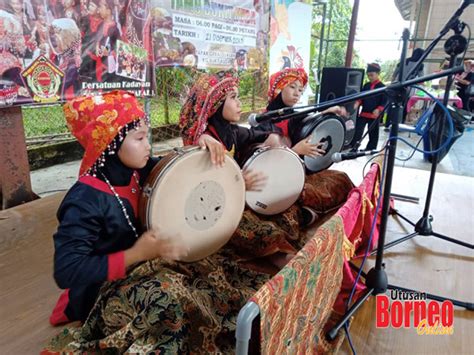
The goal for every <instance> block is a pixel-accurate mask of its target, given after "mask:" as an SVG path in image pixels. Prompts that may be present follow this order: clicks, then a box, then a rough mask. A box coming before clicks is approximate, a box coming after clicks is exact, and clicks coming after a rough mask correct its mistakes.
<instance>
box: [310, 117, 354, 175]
mask: <svg viewBox="0 0 474 355" xmlns="http://www.w3.org/2000/svg"><path fill="white" fill-rule="evenodd" d="M344 135H345V127H344V124H343V123H342V122H341V121H340V120H339V119H336V118H326V119H324V120H321V121H320V122H319V123H318V124H317V125H316V127H314V129H313V131H312V132H311V134H310V137H311V140H310V141H311V143H313V144H318V143H320V142H321V143H323V146H322V148H323V149H324V150H326V154H324V155H323V156H319V157H314V158H313V157H310V156H307V155H305V157H304V163H305V165H306V168H307V169H308V170H309V171H311V172H318V171H321V170H324V169H327V168H329V167H330V166H331V165H332V163H333V161H332V159H331V157H332V155H333V154H334V153H336V152H340V151H341V149H342V147H343V145H344Z"/></svg>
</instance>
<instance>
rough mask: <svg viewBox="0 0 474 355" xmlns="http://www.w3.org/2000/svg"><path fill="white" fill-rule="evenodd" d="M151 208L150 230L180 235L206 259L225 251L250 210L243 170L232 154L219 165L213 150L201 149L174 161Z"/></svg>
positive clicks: (191, 256)
mask: <svg viewBox="0 0 474 355" xmlns="http://www.w3.org/2000/svg"><path fill="white" fill-rule="evenodd" d="M152 194H153V195H152V198H151V199H150V202H149V204H148V209H147V220H148V224H149V225H148V228H158V229H159V230H161V231H163V232H164V233H166V235H169V236H171V237H173V236H174V235H179V236H180V237H181V239H182V240H183V243H184V244H185V245H186V246H187V247H188V248H189V250H190V253H189V255H188V256H187V257H186V258H183V260H184V261H196V260H199V259H202V258H204V257H206V256H208V255H210V254H212V253H214V252H216V251H217V250H218V249H220V248H221V247H222V246H223V245H224V244H226V243H227V241H228V240H229V239H230V237H231V236H232V234H233V233H234V232H235V230H236V228H237V226H238V225H239V222H240V219H241V218H242V213H243V210H244V206H245V184H244V180H243V178H242V174H241V172H240V168H239V166H238V165H237V163H235V161H234V160H233V159H231V158H230V157H228V156H226V161H225V166H224V167H223V168H221V167H215V166H213V165H212V163H211V159H210V154H209V152H208V151H202V150H200V149H195V150H191V151H188V152H186V153H185V154H184V155H182V156H180V157H178V158H177V159H175V160H174V161H172V162H171V163H170V164H169V166H168V167H166V168H165V169H164V170H163V173H162V174H160V176H159V177H158V179H157V182H156V183H155V186H154V187H153V193H152Z"/></svg>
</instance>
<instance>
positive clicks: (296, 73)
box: [268, 68, 308, 102]
mask: <svg viewBox="0 0 474 355" xmlns="http://www.w3.org/2000/svg"><path fill="white" fill-rule="evenodd" d="M296 80H299V81H300V82H301V84H303V86H306V84H307V83H308V74H306V72H305V70H304V69H303V68H286V69H283V70H280V71H279V72H276V73H274V74H272V76H271V77H270V85H269V88H268V102H271V101H273V100H274V99H275V97H277V96H278V94H279V93H280V92H281V91H282V90H283V89H284V88H285V87H286V86H287V85H289V84H291V83H292V82H294V81H296Z"/></svg>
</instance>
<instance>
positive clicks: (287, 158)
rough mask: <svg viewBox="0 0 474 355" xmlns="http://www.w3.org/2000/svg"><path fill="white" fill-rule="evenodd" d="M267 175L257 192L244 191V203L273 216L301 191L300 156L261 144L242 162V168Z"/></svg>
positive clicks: (302, 170) (294, 200) (285, 149)
mask: <svg viewBox="0 0 474 355" xmlns="http://www.w3.org/2000/svg"><path fill="white" fill-rule="evenodd" d="M245 169H248V170H252V171H255V172H257V171H261V172H263V173H264V174H265V175H266V176H267V182H266V184H265V187H264V188H263V189H262V190H261V191H247V192H246V194H245V201H246V202H247V206H248V207H249V208H250V209H252V210H253V211H255V212H257V213H261V214H264V215H275V214H278V213H280V212H283V211H285V210H286V209H288V208H289V207H291V205H293V204H294V203H295V202H296V200H298V197H299V196H300V194H301V191H303V187H304V180H305V172H304V165H303V161H302V160H301V158H300V157H299V156H298V155H297V154H296V153H295V152H293V151H292V150H291V149H289V148H285V147H280V148H270V147H263V148H259V149H257V150H256V151H255V152H254V153H253V154H252V155H251V156H250V158H248V159H247V160H246V161H245V164H244V170H245Z"/></svg>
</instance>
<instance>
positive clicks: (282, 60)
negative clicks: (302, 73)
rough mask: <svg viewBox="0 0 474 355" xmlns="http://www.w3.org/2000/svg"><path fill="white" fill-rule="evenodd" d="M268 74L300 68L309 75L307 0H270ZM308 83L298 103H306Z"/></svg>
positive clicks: (308, 3) (308, 91)
mask: <svg viewBox="0 0 474 355" xmlns="http://www.w3.org/2000/svg"><path fill="white" fill-rule="evenodd" d="M270 7H271V18H270V62H269V63H270V64H269V75H272V74H273V73H276V72H277V71H280V70H282V69H284V68H304V69H305V70H306V72H307V73H308V75H309V64H310V63H309V60H310V45H311V22H312V10H313V9H312V5H311V2H309V1H304V2H299V1H292V0H286V1H283V2H281V1H279V0H271V5H270ZM310 94H311V89H310V88H309V85H308V86H307V87H306V90H305V92H304V93H303V95H302V97H301V101H300V103H299V104H303V105H305V104H307V102H308V96H309V95H310Z"/></svg>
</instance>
